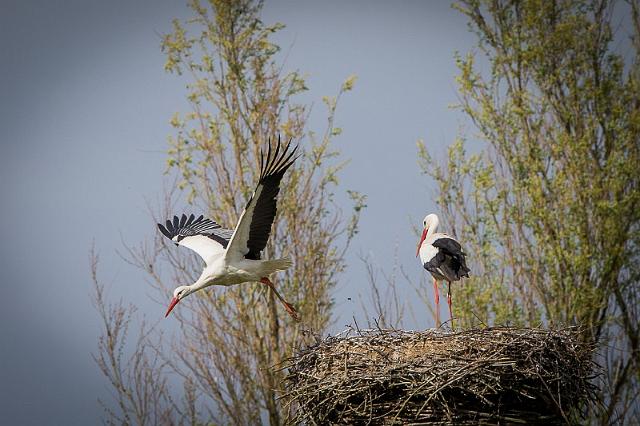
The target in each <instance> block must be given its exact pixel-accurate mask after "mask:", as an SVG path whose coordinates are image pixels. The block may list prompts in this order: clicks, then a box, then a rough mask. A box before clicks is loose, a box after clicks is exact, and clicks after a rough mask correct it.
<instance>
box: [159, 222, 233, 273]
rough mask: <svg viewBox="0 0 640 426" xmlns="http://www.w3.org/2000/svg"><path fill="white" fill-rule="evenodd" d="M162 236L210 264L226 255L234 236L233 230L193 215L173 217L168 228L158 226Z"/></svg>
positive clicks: (167, 224)
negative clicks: (221, 255) (186, 248)
mask: <svg viewBox="0 0 640 426" xmlns="http://www.w3.org/2000/svg"><path fill="white" fill-rule="evenodd" d="M158 228H159V229H160V232H162V234H163V235H164V236H165V237H167V238H169V239H170V240H171V241H173V242H174V243H175V244H176V245H181V246H185V247H188V248H190V249H191V250H193V251H195V252H196V253H198V254H199V255H200V257H201V258H202V259H204V261H205V262H206V263H207V264H209V262H210V261H211V259H212V257H214V256H215V255H218V254H221V253H224V251H225V249H226V248H227V246H228V245H229V240H230V239H231V236H232V235H233V230H231V229H224V228H222V227H221V226H220V225H218V224H217V223H215V222H214V221H212V220H210V219H205V218H204V216H200V217H199V218H197V219H196V217H195V216H194V215H193V214H192V215H191V216H189V217H188V218H187V215H185V214H183V215H182V218H178V216H174V217H173V222H172V221H171V220H167V223H166V226H163V225H162V224H160V223H159V224H158Z"/></svg>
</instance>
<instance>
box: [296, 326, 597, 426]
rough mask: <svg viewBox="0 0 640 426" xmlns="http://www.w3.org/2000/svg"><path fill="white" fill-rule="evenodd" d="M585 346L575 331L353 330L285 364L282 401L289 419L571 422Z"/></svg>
mask: <svg viewBox="0 0 640 426" xmlns="http://www.w3.org/2000/svg"><path fill="white" fill-rule="evenodd" d="M593 349H594V348H593V346H591V345H588V344H585V343H581V342H580V340H579V339H578V331H577V330H576V329H574V328H570V329H563V330H543V329H529V328H487V329H479V330H468V331H462V332H445V331H438V330H429V331H424V332H417V331H400V330H364V331H363V330H358V331H355V332H354V331H353V330H351V331H348V332H345V333H342V334H341V335H338V336H335V337H329V338H327V339H326V340H324V341H322V342H319V343H317V344H316V345H314V346H312V347H309V348H307V349H305V350H302V351H301V352H300V353H298V354H297V355H296V356H294V357H293V358H291V359H290V360H289V361H288V363H287V367H288V370H289V373H288V376H287V382H286V383H287V395H286V398H287V399H288V400H289V401H291V403H292V404H293V405H294V408H295V409H294V410H293V412H294V413H295V414H294V418H293V419H291V420H292V422H293V423H306V424H383V425H387V424H389V425H390V424H457V425H458V424H479V423H480V424H514V423H516V424H517V423H527V424H531V423H538V424H540V423H543V424H566V423H573V422H577V421H579V419H580V413H581V412H584V409H585V407H586V406H587V404H589V403H591V402H593V401H595V396H594V395H595V390H594V389H595V388H594V386H593V385H592V384H591V379H593V377H594V376H593V374H594V364H593V361H592V355H593Z"/></svg>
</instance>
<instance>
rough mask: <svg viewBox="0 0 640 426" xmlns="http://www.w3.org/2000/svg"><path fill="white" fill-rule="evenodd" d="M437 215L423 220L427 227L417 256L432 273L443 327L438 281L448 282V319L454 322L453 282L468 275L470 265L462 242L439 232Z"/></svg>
mask: <svg viewBox="0 0 640 426" xmlns="http://www.w3.org/2000/svg"><path fill="white" fill-rule="evenodd" d="M438 223H439V220H438V216H437V215H435V214H430V215H427V216H426V217H425V218H424V221H423V222H422V224H423V226H424V229H423V231H422V236H421V237H420V242H419V243H418V250H417V252H416V257H417V256H418V255H420V260H421V261H422V266H423V267H424V269H426V270H427V271H429V272H430V273H431V275H432V276H433V292H434V297H435V302H436V327H440V295H439V294H438V280H444V281H447V284H448V285H447V304H448V305H449V318H451V321H452V322H453V313H452V310H451V282H453V281H459V280H460V278H462V277H467V278H468V277H469V268H467V263H466V262H465V256H466V254H465V253H464V252H463V251H462V247H460V243H459V242H458V241H456V240H455V239H454V238H452V237H450V236H449V235H447V234H443V233H438V232H436V230H437V229H438Z"/></svg>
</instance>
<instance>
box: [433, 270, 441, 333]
mask: <svg viewBox="0 0 640 426" xmlns="http://www.w3.org/2000/svg"><path fill="white" fill-rule="evenodd" d="M433 297H434V299H435V302H436V328H440V294H439V293H438V281H437V280H436V279H435V278H434V279H433Z"/></svg>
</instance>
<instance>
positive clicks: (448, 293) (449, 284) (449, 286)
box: [447, 281, 453, 328]
mask: <svg viewBox="0 0 640 426" xmlns="http://www.w3.org/2000/svg"><path fill="white" fill-rule="evenodd" d="M447 304H448V305H449V318H450V319H451V328H453V311H452V309H451V283H450V282H448V281H447Z"/></svg>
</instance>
